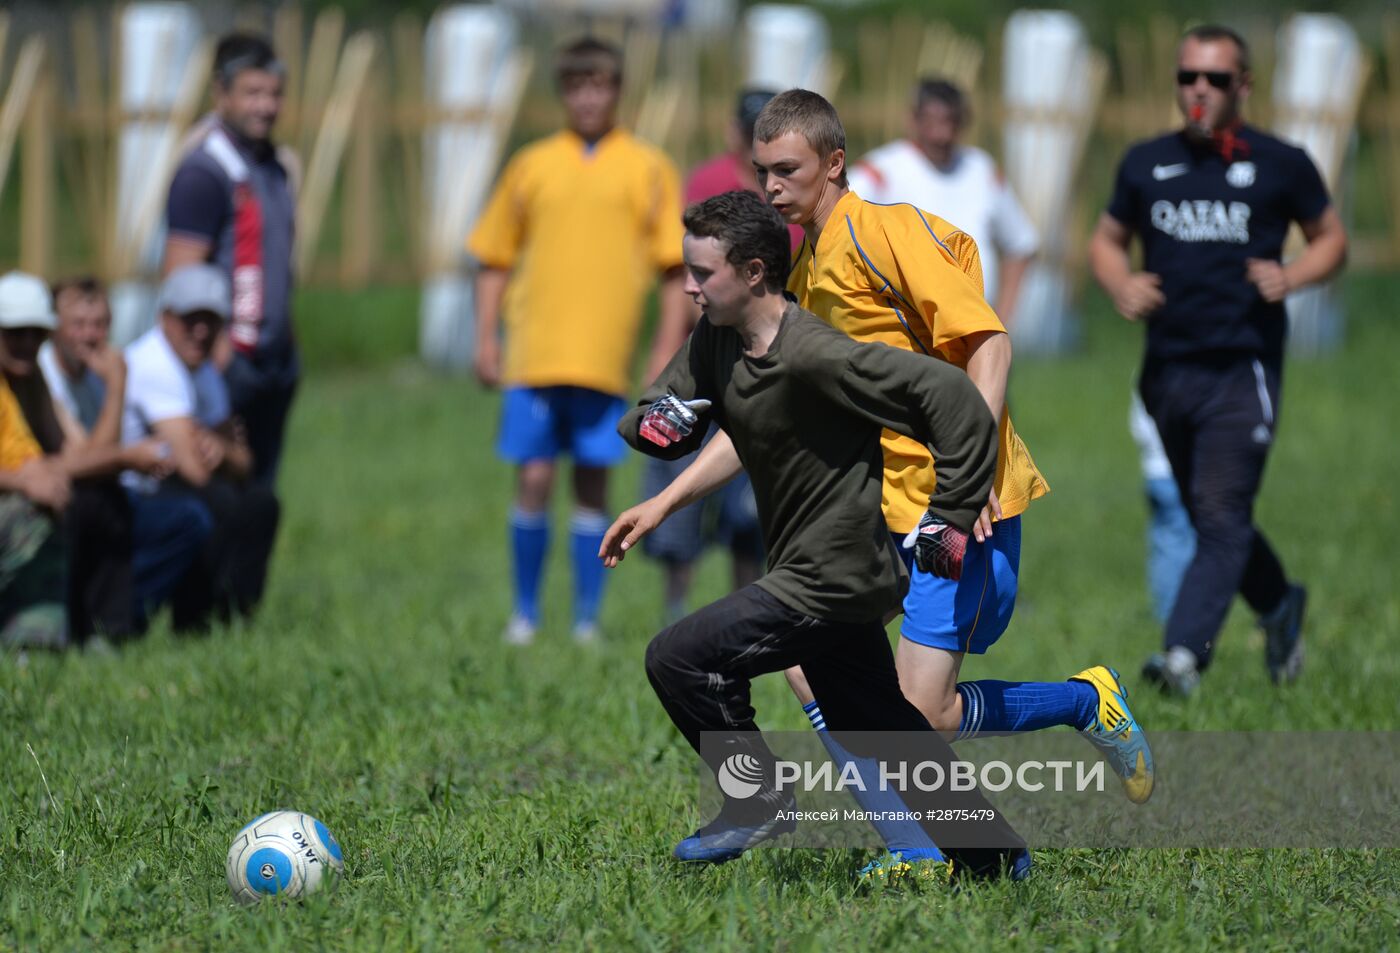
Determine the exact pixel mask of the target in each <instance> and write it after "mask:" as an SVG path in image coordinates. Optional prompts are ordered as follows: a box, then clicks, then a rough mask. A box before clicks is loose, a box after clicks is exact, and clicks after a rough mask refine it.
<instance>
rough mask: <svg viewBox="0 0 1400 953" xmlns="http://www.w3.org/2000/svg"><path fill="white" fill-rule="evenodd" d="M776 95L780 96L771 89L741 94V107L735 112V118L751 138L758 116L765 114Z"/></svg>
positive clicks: (747, 90) (752, 90) (748, 91)
mask: <svg viewBox="0 0 1400 953" xmlns="http://www.w3.org/2000/svg"><path fill="white" fill-rule="evenodd" d="M776 95H778V94H777V93H775V92H773V91H772V90H769V89H746V90H743V91H742V92H740V93H739V106H738V108H737V109H736V110H735V112H734V118H735V119H737V120H738V121H739V128H740V129H743V130H744V132H745V133H747V134H748V135H749V137H750V138H752V137H753V127H754V123H756V122H758V114H759V113H761V112H763V107H764V106H767V105H768V100H770V99H772V98H773V97H774V96H776Z"/></svg>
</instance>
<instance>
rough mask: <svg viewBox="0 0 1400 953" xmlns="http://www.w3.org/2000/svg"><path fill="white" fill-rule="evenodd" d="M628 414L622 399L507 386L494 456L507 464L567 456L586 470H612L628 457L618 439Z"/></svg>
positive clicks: (590, 392) (560, 389) (595, 393)
mask: <svg viewBox="0 0 1400 953" xmlns="http://www.w3.org/2000/svg"><path fill="white" fill-rule="evenodd" d="M626 412H627V400H626V399H625V398H622V397H618V396H617V395H615V394H604V393H602V392H601V391H596V390H589V389H588V388H586V387H509V388H506V392H505V395H504V400H503V401H502V402H501V432H500V434H499V435H498V436H497V438H496V452H497V453H498V454H500V456H501V459H503V460H506V461H509V462H510V463H529V462H531V461H533V460H553V459H554V458H555V457H558V456H559V455H560V454H568V455H569V456H571V457H573V459H574V462H575V463H578V464H582V465H583V466H586V467H610V466H612V465H614V464H616V463H618V462H620V461H621V460H622V458H623V457H624V456H626V455H627V444H626V443H625V442H624V441H623V439H622V438H621V437H619V436H618V435H617V422H618V421H619V420H620V419H622V415H623V414H624V413H626Z"/></svg>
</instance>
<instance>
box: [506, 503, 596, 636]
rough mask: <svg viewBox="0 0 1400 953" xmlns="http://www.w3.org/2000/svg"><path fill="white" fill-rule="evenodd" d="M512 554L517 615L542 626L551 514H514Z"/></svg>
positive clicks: (512, 522) (511, 523)
mask: <svg viewBox="0 0 1400 953" xmlns="http://www.w3.org/2000/svg"><path fill="white" fill-rule="evenodd" d="M510 552H511V570H512V582H513V583H514V586H515V614H516V615H518V616H520V617H522V618H524V619H525V620H526V621H528V622H529V623H530V624H531V625H539V622H540V582H541V580H542V579H543V578H544V561H545V557H546V556H547V555H548V554H549V513H547V512H540V513H527V512H525V511H524V510H522V509H520V508H518V507H517V508H515V509H513V510H511V513H510ZM595 552H596V550H595ZM595 561H596V560H595Z"/></svg>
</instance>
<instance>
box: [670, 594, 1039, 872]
mask: <svg viewBox="0 0 1400 953" xmlns="http://www.w3.org/2000/svg"><path fill="white" fill-rule="evenodd" d="M793 665H801V666H802V671H803V672H804V673H805V674H806V676H807V682H808V684H810V685H811V687H812V692H813V694H815V695H816V699H817V702H818V704H820V705H821V709H822V714H823V715H824V716H825V717H826V725H827V729H828V730H829V731H831V732H832V733H833V736H834V737H835V738H836V739H837V740H838V741H839V742H840V743H841V744H842V746H843V747H845V748H846V749H847V750H848V751H850V752H851V753H852V754H854V755H856V756H857V757H872V758H875V759H876V760H880V761H887V762H890V763H894V762H897V761H903V760H906V759H907V749H908V747H909V745H908V739H907V738H905V739H904V743H903V744H902V745H900V744H896V743H895V739H889V741H888V742H886V741H884V740H883V739H882V738H881V736H880V735H878V734H864V733H865V732H870V733H874V732H880V733H888V732H915V731H917V732H922V733H924V734H925V735H927V743H926V744H922V743H921V744H920V746H919V749H920V750H919V757H920V759H921V760H926V761H936V762H938V763H940V764H941V765H942V766H943V767H944V770H945V772H947V771H948V765H949V764H950V762H952V761H954V760H956V758H955V755H954V754H953V749H952V748H951V747H949V745H948V743H947V742H946V741H944V740H943V738H942V736H940V735H939V734H938V733H937V732H936V731H934V730H933V729H932V728H931V727H929V723H928V721H927V720H926V719H925V718H924V716H923V715H922V714H920V712H919V710H918V709H917V708H915V707H914V706H913V705H912V704H911V703H910V702H909V701H908V700H906V699H905V697H904V693H903V692H902V691H900V688H899V676H898V675H897V674H896V672H895V666H894V654H893V653H892V652H891V651H890V644H889V639H888V638H887V637H886V636H885V628H884V626H883V625H882V624H881V623H880V622H879V621H878V620H876V621H872V622H868V623H862V624H850V623H835V622H823V621H821V620H819V619H813V618H811V617H809V616H806V615H803V614H802V613H800V612H797V611H795V610H793V609H790V608H788V607H787V606H786V605H784V604H783V603H782V602H780V601H778V599H776V598H775V597H773V596H771V595H769V594H768V593H767V592H765V591H764V590H762V589H760V588H759V587H758V586H746V587H744V588H743V589H740V590H738V591H737V592H734V593H731V594H730V595H728V596H726V597H724V598H723V599H720V600H719V601H718V602H713V603H711V604H710V605H708V606H705V607H704V608H703V609H700V610H698V611H697V612H694V613H691V614H690V615H688V616H686V617H685V618H684V619H682V620H681V621H680V622H677V623H676V624H675V625H673V626H670V627H669V628H667V629H665V630H663V631H662V632H661V633H660V634H659V635H657V636H656V638H654V639H652V641H651V644H650V645H649V646H648V647H647V654H646V668H647V677H648V678H649V679H650V680H651V685H652V688H654V689H655V690H656V695H657V697H658V698H660V699H661V704H662V705H663V706H664V707H665V708H666V713H667V714H669V715H670V716H671V720H672V721H673V722H674V723H675V725H676V727H677V728H678V729H680V732H681V734H683V735H684V736H685V739H686V740H687V741H688V742H690V745H691V747H693V748H694V749H695V750H696V752H697V753H700V754H701V755H702V757H705V758H706V760H707V763H708V764H709V766H710V768H711V769H712V770H714V771H718V770H719V767H720V765H721V764H722V763H723V762H724V761H725V759H726V758H728V757H730V756H732V755H733V754H737V753H746V754H750V755H752V756H753V757H754V758H756V759H757V760H758V762H759V763H760V764H762V765H764V766H765V772H766V774H765V776H766V778H767V779H768V782H769V784H768V786H769V788H770V790H769V791H768V792H765V794H760V795H756V796H754V797H752V798H749V799H746V800H744V801H736V800H733V799H729V800H726V803H725V807H724V811H723V812H722V813H723V814H725V815H726V816H731V817H733V818H734V819H735V820H736V822H741V823H742V822H748V823H753V822H756V821H757V820H760V819H765V818H762V817H761V816H757V815H755V816H748V815H750V814H753V813H754V812H756V811H769V812H771V810H772V809H773V808H774V806H775V805H778V806H781V805H782V804H783V803H784V801H785V796H783V795H779V794H777V793H776V792H774V791H772V790H771V788H772V787H773V778H774V767H773V765H774V760H775V759H774V756H773V753H772V752H771V751H770V750H769V748H768V746H767V744H765V743H764V741H763V739H762V737H761V736H760V735H759V734H758V726H757V725H756V724H755V723H754V709H753V706H752V704H751V702H750V692H749V689H750V684H751V681H752V679H753V678H754V677H755V676H758V675H762V674H766V673H768V672H780V671H783V670H784V669H787V668H789V667H791V666H793ZM702 732H719V733H723V734H722V735H721V737H723V739H724V740H723V743H722V744H714V743H713V741H714V739H713V738H711V739H708V741H709V742H710V743H707V744H706V745H705V748H704V750H703V751H702V748H701V744H700V740H701V737H700V736H701V733H702ZM843 732H861V733H862V734H856V735H850V734H844V735H843V734H842V733H843ZM901 752H904V753H901ZM903 796H904V801H905V803H906V804H907V805H908V806H909V808H910V809H911V810H915V811H922V812H923V813H924V816H925V817H926V818H928V817H931V816H934V815H931V813H930V812H933V811H935V810H937V809H944V810H946V809H949V808H952V809H968V810H985V809H988V808H990V805H989V804H988V803H987V801H986V800H985V799H984V798H983V797H982V795H981V793H980V792H978V791H976V790H973V791H968V792H952V791H947V790H940V791H932V792H926V791H920V790H917V789H915V788H913V787H912V786H911V788H910V789H909V790H907V791H905V792H904V795H903ZM771 816H772V814H771V813H768V814H767V815H766V818H771ZM923 826H924V828H925V830H927V831H928V833H929V836H930V837H932V838H933V841H934V843H936V844H938V846H939V847H941V848H943V849H944V850H945V851H949V852H950V853H952V854H956V855H957V857H958V859H959V860H960V861H961V862H962V863H964V864H967V865H968V866H969V867H972V868H973V869H977V870H987V869H989V868H990V867H992V866H994V865H995V864H997V863H999V862H1001V861H1002V860H1004V858H1005V854H1006V849H1007V848H1019V847H1023V846H1024V841H1022V840H1021V838H1020V836H1019V835H1017V834H1016V832H1015V831H1014V830H1012V828H1011V827H1010V825H1008V824H1007V823H1006V822H1005V820H1003V819H1002V817H1001V815H1000V813H997V815H996V820H995V821H993V822H986V823H978V824H975V825H970V824H968V823H966V822H964V823H962V824H958V823H955V822H952V823H950V822H940V821H938V820H925V821H924V822H923ZM950 849H951V850H950Z"/></svg>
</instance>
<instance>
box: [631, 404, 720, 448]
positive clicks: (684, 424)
mask: <svg viewBox="0 0 1400 953" xmlns="http://www.w3.org/2000/svg"><path fill="white" fill-rule="evenodd" d="M709 408H710V402H709V401H708V400H703V399H701V400H690V401H686V400H681V399H680V398H679V397H677V396H676V395H675V394H667V395H666V396H665V397H662V398H661V399H660V400H658V401H656V402H654V403H653V404H652V405H651V406H650V407H648V408H647V412H646V413H645V414H643V415H642V422H641V424H640V426H639V427H638V428H637V432H638V433H639V434H641V436H643V437H644V438H646V439H647V440H649V441H650V442H651V443H654V444H656V445H657V446H658V447H669V446H670V445H671V444H673V443H677V442H679V441H681V440H684V439H685V438H686V437H688V436H690V433H691V431H693V430H694V429H695V424H696V423H697V422H699V420H700V415H701V414H703V413H704V412H705V411H706V410H709Z"/></svg>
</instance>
